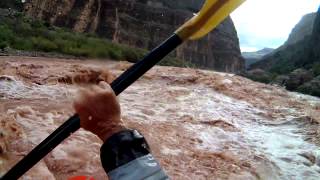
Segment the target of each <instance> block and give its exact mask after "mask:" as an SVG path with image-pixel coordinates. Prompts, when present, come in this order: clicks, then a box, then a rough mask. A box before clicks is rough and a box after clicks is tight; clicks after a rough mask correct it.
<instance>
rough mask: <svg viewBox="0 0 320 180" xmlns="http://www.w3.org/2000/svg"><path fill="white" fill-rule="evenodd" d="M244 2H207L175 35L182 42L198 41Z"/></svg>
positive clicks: (236, 0) (208, 0)
mask: <svg viewBox="0 0 320 180" xmlns="http://www.w3.org/2000/svg"><path fill="white" fill-rule="evenodd" d="M244 1H245V0H207V1H206V2H205V3H204V5H203V7H202V9H201V10H200V11H199V13H198V14H197V15H195V16H194V17H193V18H192V19H190V20H189V21H188V22H186V23H185V24H184V25H182V26H181V27H180V28H179V29H178V30H177V31H176V32H175V33H176V34H177V35H178V36H179V37H180V38H181V39H182V40H188V39H189V40H196V39H199V38H201V37H203V36H205V35H206V34H208V33H209V32H210V31H212V30H213V29H214V28H215V27H217V26H218V25H219V24H220V23H221V22H222V21H223V20H224V19H225V18H226V17H227V16H228V15H229V14H230V13H231V12H232V11H233V10H235V9H236V8H237V7H239V6H240V5H241V4H242V3H243V2H244Z"/></svg>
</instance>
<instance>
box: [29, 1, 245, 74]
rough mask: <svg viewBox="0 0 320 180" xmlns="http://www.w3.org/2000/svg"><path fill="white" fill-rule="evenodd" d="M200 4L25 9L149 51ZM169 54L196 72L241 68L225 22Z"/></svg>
mask: <svg viewBox="0 0 320 180" xmlns="http://www.w3.org/2000/svg"><path fill="white" fill-rule="evenodd" d="M202 3H203V0H201V1H195V0H188V1H182V0H178V1H174V3H173V2H172V1H168V0H161V1H150V0H127V1H120V0H50V1H49V0H29V1H28V3H26V6H25V9H26V12H27V14H29V15H30V16H32V17H35V18H40V19H43V20H46V21H48V22H50V23H51V24H54V25H57V26H63V27H68V28H71V29H73V30H74V31H77V32H93V33H97V34H98V35H100V36H102V37H106V38H108V39H112V40H113V41H114V42H118V43H124V44H128V45H130V46H134V47H139V48H146V49H152V48H154V47H155V46H157V45H158V44H159V43H161V42H162V41H163V40H165V39H166V38H167V37H168V36H169V35H170V34H171V33H172V32H174V31H175V30H176V28H177V27H178V26H180V25H181V24H183V23H184V22H185V21H186V20H187V19H189V18H190V17H192V15H193V12H196V11H198V10H199V8H200V7H201V5H202ZM174 55H175V56H177V57H178V58H181V59H183V60H186V61H189V62H192V63H194V64H196V65H197V66H198V67H201V68H206V69H214V70H218V71H226V72H235V73H237V72H240V71H242V70H243V69H244V60H243V58H242V57H241V54H240V48H239V40H238V37H237V32H236V30H235V27H234V25H233V22H232V20H231V18H230V17H228V18H227V19H226V20H225V21H224V22H223V23H222V24H221V25H220V26H219V27H218V28H217V29H216V30H214V31H213V32H212V33H210V34H209V35H208V36H206V37H204V38H203V39H201V40H199V41H196V42H188V43H186V44H184V45H183V46H181V47H179V48H178V49H177V51H175V52H174Z"/></svg>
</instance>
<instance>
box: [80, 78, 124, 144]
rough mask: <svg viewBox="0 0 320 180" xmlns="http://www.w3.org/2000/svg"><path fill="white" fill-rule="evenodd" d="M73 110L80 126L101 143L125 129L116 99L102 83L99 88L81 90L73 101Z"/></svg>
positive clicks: (110, 90) (111, 91) (108, 87)
mask: <svg viewBox="0 0 320 180" xmlns="http://www.w3.org/2000/svg"><path fill="white" fill-rule="evenodd" d="M74 109H75V110H76V112H77V113H78V115H79V116H80V126H81V127H82V128H84V129H86V130H88V131H91V132H92V133H94V134H96V135H97V136H98V137H99V138H100V139H101V140H102V141H105V140H107V138H109V137H110V136H112V135H113V134H114V133H117V132H119V131H121V130H124V129H126V128H125V126H124V124H123V122H122V121H121V110H120V104H119V102H118V100H117V97H116V95H115V94H114V92H113V90H112V88H111V87H110V85H109V84H107V83H106V82H104V81H101V82H100V83H99V86H96V85H95V86H91V87H90V88H87V89H81V90H80V91H79V93H78V97H77V98H76V100H75V101H74Z"/></svg>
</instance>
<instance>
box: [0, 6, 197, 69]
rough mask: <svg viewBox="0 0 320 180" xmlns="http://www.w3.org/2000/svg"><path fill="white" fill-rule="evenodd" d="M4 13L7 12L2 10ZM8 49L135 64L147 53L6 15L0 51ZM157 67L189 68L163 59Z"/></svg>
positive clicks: (0, 19) (1, 18)
mask: <svg viewBox="0 0 320 180" xmlns="http://www.w3.org/2000/svg"><path fill="white" fill-rule="evenodd" d="M4 11H8V10H4ZM6 47H10V48H12V49H16V50H23V51H40V52H54V53H59V54H66V55H72V56H76V57H86V58H100V59H103V58H108V59H113V60H127V61H130V62H137V61H138V60H140V59H141V58H143V57H144V55H145V54H146V53H147V52H148V51H147V50H144V49H139V48H133V47H129V46H126V45H122V44H117V43H113V42H111V41H110V40H108V39H102V38H99V37H97V36H96V35H94V34H88V33H75V32H72V31H70V30H68V29H65V28H58V27H55V26H51V25H49V24H48V23H45V22H42V21H39V20H32V19H30V18H28V17H25V16H24V14H23V13H21V12H8V15H6V16H0V49H4V48H6ZM160 64H161V65H168V66H180V67H189V66H192V64H189V63H187V62H185V61H182V60H180V59H177V58H173V57H170V56H169V57H167V58H165V59H164V60H163V61H162V62H161V63H160Z"/></svg>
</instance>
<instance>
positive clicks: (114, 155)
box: [101, 130, 169, 180]
mask: <svg viewBox="0 0 320 180" xmlns="http://www.w3.org/2000/svg"><path fill="white" fill-rule="evenodd" d="M101 162H102V165H103V168H104V169H105V171H106V172H107V174H108V176H109V179H110V180H122V179H123V180H124V179H153V180H154V179H169V178H168V176H167V175H166V174H165V173H164V171H163V170H162V169H161V167H160V165H159V163H158V162H157V161H156V160H155V159H154V158H153V156H152V155H151V153H150V148H149V146H148V144H147V142H146V140H145V139H144V137H143V136H142V135H141V134H140V133H139V132H138V131H135V130H124V131H121V132H118V133H116V134H114V135H112V136H111V137H110V138H108V139H107V140H106V142H105V143H104V144H103V146H102V147H101Z"/></svg>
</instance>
